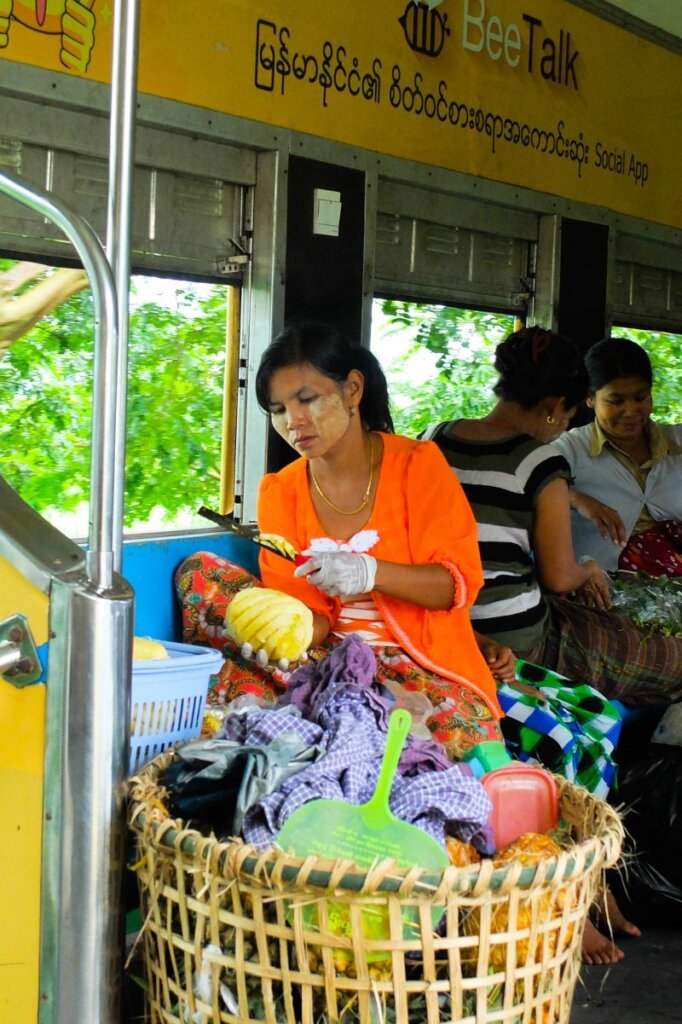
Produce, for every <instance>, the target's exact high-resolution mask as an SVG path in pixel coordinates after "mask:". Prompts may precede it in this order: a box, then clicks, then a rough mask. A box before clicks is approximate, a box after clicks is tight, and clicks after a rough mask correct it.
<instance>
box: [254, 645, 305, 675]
mask: <svg viewBox="0 0 682 1024" xmlns="http://www.w3.org/2000/svg"><path fill="white" fill-rule="evenodd" d="M239 653H240V654H241V656H242V658H245V659H246V661H255V663H256V664H257V665H258V667H259V668H262V669H263V671H264V672H276V671H278V670H279V671H280V672H290V671H292V670H293V669H295V668H297V667H298V665H303V664H305V662H306V661H307V660H308V654H307V652H306V651H303V652H302V653H301V654H300V655H299V656H298V658H297V659H295V660H294V661H290V660H289V659H288V658H279V659H278V660H277V661H271V660H270V655H269V654H268V651H267V648H265V647H259V648H258V650H254V648H253V645H252V644H249V643H243V644H242V646H241V648H240V651H239Z"/></svg>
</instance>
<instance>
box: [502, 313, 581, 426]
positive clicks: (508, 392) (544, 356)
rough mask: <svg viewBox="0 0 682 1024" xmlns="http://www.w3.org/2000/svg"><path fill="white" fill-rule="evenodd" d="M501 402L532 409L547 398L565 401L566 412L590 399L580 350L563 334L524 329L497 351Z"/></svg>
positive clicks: (515, 333)
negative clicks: (587, 398)
mask: <svg viewBox="0 0 682 1024" xmlns="http://www.w3.org/2000/svg"><path fill="white" fill-rule="evenodd" d="M495 369H496V370H497V372H498V373H499V375H500V379H499V380H498V382H497V384H496V385H495V387H494V388H493V391H494V392H495V394H496V395H497V396H498V397H499V398H505V399H507V401H510V402H518V403H519V405H520V406H522V407H523V408H524V409H532V408H533V407H534V406H536V405H537V404H538V403H539V402H541V401H542V400H543V399H544V398H549V397H556V398H563V400H564V404H565V406H566V408H567V409H571V408H572V407H573V406H575V405H578V404H579V403H580V402H582V401H583V400H584V399H585V397H586V395H587V371H586V370H585V364H584V363H583V358H582V356H581V354H580V349H579V348H578V346H577V345H576V344H575V342H574V341H572V340H571V339H570V338H567V337H565V336H564V335H563V334H553V333H552V331H546V330H545V329H544V328H543V327H523V328H522V329H521V330H520V331H514V333H513V334H510V335H509V337H508V338H506V339H505V340H504V341H503V342H502V343H501V344H500V345H498V346H497V348H496V350H495Z"/></svg>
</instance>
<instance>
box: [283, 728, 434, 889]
mask: <svg viewBox="0 0 682 1024" xmlns="http://www.w3.org/2000/svg"><path fill="white" fill-rule="evenodd" d="M411 723H412V716H411V715H410V713H409V711H405V710H404V709H403V708H398V709H397V710H395V711H394V712H393V713H392V715H391V717H390V719H389V723H388V734H387V736H386V749H385V751H384V757H383V760H382V762H381V770H380V772H379V778H378V779H377V784H376V789H375V790H374V794H373V795H372V797H371V798H370V799H369V800H368V802H367V803H366V804H360V805H359V806H358V805H355V804H348V803H345V802H344V801H343V800H311V801H310V802H309V803H307V804H304V806H303V807H299V809H298V810H297V811H294V813H293V814H292V815H291V817H290V818H288V819H287V821H286V822H285V823H284V826H283V827H282V829H281V831H280V833H279V836H278V837H277V843H278V845H279V846H280V847H281V848H282V849H283V850H284V851H289V850H292V851H293V852H294V853H295V854H296V855H297V856H299V857H308V856H310V855H311V854H317V856H319V857H326V858H330V859H334V860H336V859H339V860H352V861H354V863H355V864H356V865H357V866H358V867H359V868H368V867H370V866H371V865H372V864H373V863H374V862H375V861H376V860H382V859H383V858H384V857H395V860H396V862H397V864H398V866H399V867H401V868H410V867H413V866H414V865H418V866H419V867H422V868H426V869H427V870H429V871H432V872H439V871H442V869H443V868H444V867H446V866H447V865H448V864H449V863H450V859H449V857H448V855H447V853H446V852H445V850H444V849H443V847H442V846H441V845H440V844H439V843H438V842H437V841H436V840H435V839H434V838H433V837H432V836H430V835H427V834H426V832H423V831H422V830H421V829H420V828H417V827H416V825H409V824H407V822H404V821H400V820H399V819H398V818H396V816H395V815H394V814H392V813H391V811H390V810H389V806H388V798H389V796H390V793H391V786H392V784H393V777H394V775H395V771H396V768H397V767H398V761H399V759H400V754H401V753H402V749H403V746H404V745H405V738H406V737H407V734H408V732H409V729H410V725H411Z"/></svg>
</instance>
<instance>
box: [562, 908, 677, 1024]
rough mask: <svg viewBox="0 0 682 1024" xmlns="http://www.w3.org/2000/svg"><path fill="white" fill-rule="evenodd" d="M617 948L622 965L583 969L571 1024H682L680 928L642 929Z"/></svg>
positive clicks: (574, 1001) (575, 996) (584, 967)
mask: <svg viewBox="0 0 682 1024" xmlns="http://www.w3.org/2000/svg"><path fill="white" fill-rule="evenodd" d="M619 944H620V945H621V948H622V950H623V952H624V953H625V959H624V960H622V961H621V962H620V963H619V964H615V965H614V966H613V967H586V966H583V969H582V970H581V972H580V978H579V980H578V985H577V988H576V990H575V995H574V997H573V1007H572V1010H571V1018H570V1024H664V1022H666V1021H672V1022H673V1024H675V1022H678V1021H679V1022H682V928H678V929H672V928H661V927H652V928H643V929H642V935H641V936H640V937H639V938H637V939H625V940H621V939H620V938H619Z"/></svg>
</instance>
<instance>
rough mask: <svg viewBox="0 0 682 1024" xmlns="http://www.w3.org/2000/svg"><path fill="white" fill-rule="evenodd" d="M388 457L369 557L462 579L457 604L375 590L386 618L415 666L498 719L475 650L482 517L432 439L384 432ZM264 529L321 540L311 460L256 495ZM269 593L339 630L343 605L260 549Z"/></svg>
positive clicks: (265, 482)
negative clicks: (468, 694)
mask: <svg viewBox="0 0 682 1024" xmlns="http://www.w3.org/2000/svg"><path fill="white" fill-rule="evenodd" d="M380 436H381V438H382V441H383V446H384V452H383V459H382V463H381V470H380V474H379V480H378V484H377V490H376V495H375V499H374V506H373V508H372V513H371V515H370V518H369V520H368V522H367V523H366V524H365V526H364V527H363V529H366V530H372V529H373V530H376V531H377V533H378V535H379V540H378V542H377V543H376V544H375V546H374V547H373V548H372V550H371V552H370V554H372V555H373V556H374V557H375V558H378V559H384V560H386V561H389V562H402V563H403V564H406V565H422V564H428V563H433V564H436V565H442V566H443V567H444V568H445V569H447V570H448V572H450V573H451V574H452V577H453V579H454V581H455V600H454V603H453V606H452V607H451V608H448V609H447V610H444V611H432V610H430V609H428V608H421V607H419V606H418V605H415V604H411V603H410V602H408V601H401V600H399V599H398V598H395V597H389V596H388V595H387V594H382V593H379V592H378V591H376V590H375V591H373V592H372V597H373V599H374V602H375V603H376V606H377V609H378V610H379V612H380V614H381V617H382V618H383V620H384V622H385V623H386V625H387V626H388V628H389V630H390V632H391V633H392V635H393V637H394V642H395V643H396V644H397V645H398V646H400V647H402V648H403V649H404V650H405V651H406V652H407V653H408V654H409V655H410V656H411V657H412V658H414V660H415V661H416V662H417V663H418V664H420V665H422V666H423V667H424V668H426V669H429V670H430V671H432V672H435V673H437V674H438V675H441V676H444V677H445V678H446V679H454V680H456V681H457V682H459V683H463V684H464V685H466V686H469V687H470V688H471V689H472V690H474V691H475V692H476V693H477V694H478V695H479V696H480V697H481V698H482V699H483V700H485V702H486V704H487V705H488V706H489V707H490V709H491V711H492V712H493V714H494V715H495V716H496V717H501V711H500V707H499V704H498V703H497V696H496V688H495V681H494V679H493V677H492V675H491V673H490V669H489V668H488V666H487V664H486V663H485V660H484V658H483V656H482V654H481V652H480V651H479V649H478V645H477V643H476V639H475V637H474V633H473V629H472V626H471V622H470V620H469V612H468V609H469V608H470V607H471V605H472V604H473V603H474V601H475V600H476V595H477V594H478V591H479V590H480V588H481V586H482V585H483V571H482V568H481V558H480V555H479V550H478V541H477V528H476V520H475V519H474V516H473V512H472V511H471V507H470V506H469V503H468V501H467V499H466V497H465V496H464V491H463V490H462V487H461V485H460V483H459V481H458V480H457V478H456V476H455V474H454V473H453V472H452V470H451V469H450V467H449V466H448V464H447V462H446V460H445V457H444V456H443V454H442V453H441V451H440V450H439V448H438V447H437V446H436V445H435V444H434V443H433V442H432V441H413V440H411V439H409V438H407V437H399V436H396V435H395V434H383V433H382V434H381V435H380ZM258 525H259V528H260V529H261V530H262V531H263V532H264V533H278V534H280V535H281V536H283V537H286V539H287V540H288V541H289V542H290V543H291V544H293V546H294V547H295V548H296V550H297V551H303V550H305V549H306V548H307V547H309V545H310V542H311V541H312V540H313V538H315V537H324V536H325V531H324V529H323V528H322V526H321V525H320V522H319V520H318V518H317V514H316V512H315V508H314V506H313V503H312V500H311V497H310V491H309V487H308V474H307V461H306V460H305V459H297V460H296V461H295V462H292V463H290V464H289V465H288V466H285V467H284V469H282V470H280V471H279V473H270V474H268V475H267V476H265V477H263V479H262V481H261V485H260V491H259V495H258ZM260 568H261V576H262V579H263V583H264V585H265V586H266V587H272V588H274V589H275V590H283V591H284V592H285V593H288V594H291V595H292V596H294V597H297V598H298V599H299V600H300V601H302V602H303V603H304V604H306V605H308V607H309V608H311V609H312V610H313V611H314V612H317V613H318V614H320V615H324V616H325V617H326V618H327V619H329V621H330V624H331V625H332V626H333V625H334V623H335V622H336V620H337V618H338V615H339V611H340V607H341V602H340V601H339V600H338V598H334V597H329V596H328V595H327V594H325V593H323V592H322V591H321V590H318V589H317V588H316V587H313V586H311V584H310V583H308V582H307V581H306V580H305V579H299V578H297V577H295V576H294V575H293V572H294V565H293V563H291V562H288V561H286V560H285V559H284V558H281V557H280V556H278V555H275V554H272V553H271V552H269V551H265V550H262V551H261V552H260Z"/></svg>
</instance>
